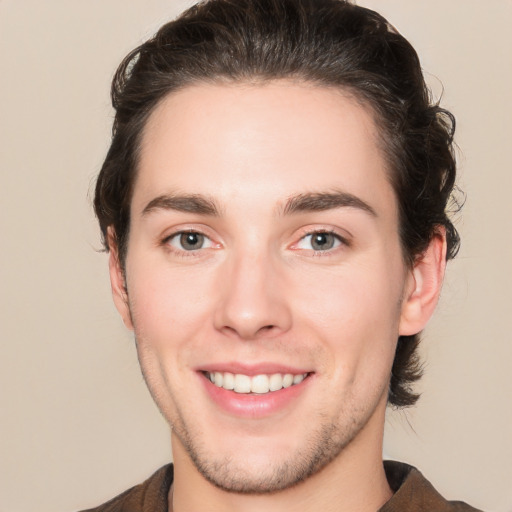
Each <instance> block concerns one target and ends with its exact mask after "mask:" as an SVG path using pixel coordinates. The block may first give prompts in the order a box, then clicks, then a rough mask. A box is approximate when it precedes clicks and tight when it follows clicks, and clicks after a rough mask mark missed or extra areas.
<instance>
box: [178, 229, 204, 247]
mask: <svg viewBox="0 0 512 512" xmlns="http://www.w3.org/2000/svg"><path fill="white" fill-rule="evenodd" d="M180 238H181V239H180V242H181V246H182V247H183V248H184V249H185V250H194V249H200V248H201V246H202V245H203V239H204V237H203V235H201V234H199V233H183V234H182V235H181V237H180Z"/></svg>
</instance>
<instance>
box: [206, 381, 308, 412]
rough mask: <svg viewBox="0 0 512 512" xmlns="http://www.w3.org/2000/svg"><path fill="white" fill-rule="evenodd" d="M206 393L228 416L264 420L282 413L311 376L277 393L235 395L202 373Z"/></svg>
mask: <svg viewBox="0 0 512 512" xmlns="http://www.w3.org/2000/svg"><path fill="white" fill-rule="evenodd" d="M200 377H201V380H202V381H203V384H204V387H205V389H206V392H207V393H208V395H209V396H210V398H211V399H212V400H213V401H214V402H215V404H217V405H218V406H219V407H220V408H222V409H224V410H225V411H226V412H228V413H229V414H232V415H234V416H239V417H243V418H253V419H256V418H264V417H266V416H270V415H272V414H275V413H277V412H279V411H283V410H284V409H286V407H288V406H289V405H290V404H291V403H292V402H294V401H295V400H296V399H297V398H298V396H299V395H300V394H301V393H303V392H304V391H305V388H306V387H307V385H308V383H309V381H310V379H311V376H310V375H308V377H306V378H305V379H304V380H303V381H302V382H301V383H300V384H294V385H293V386H290V387H289V388H283V389H280V390H279V391H271V392H269V393H265V394H261V395H258V394H254V393H235V392H234V391H230V390H227V389H224V388H219V387H217V386H215V384H212V382H210V380H209V379H207V378H206V377H205V375H204V374H203V373H200Z"/></svg>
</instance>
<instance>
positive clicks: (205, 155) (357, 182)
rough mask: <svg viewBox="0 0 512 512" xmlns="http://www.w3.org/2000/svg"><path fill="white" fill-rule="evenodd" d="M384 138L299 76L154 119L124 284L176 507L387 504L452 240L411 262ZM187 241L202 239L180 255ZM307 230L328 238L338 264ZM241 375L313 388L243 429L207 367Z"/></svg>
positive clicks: (163, 108) (218, 91)
mask: <svg viewBox="0 0 512 512" xmlns="http://www.w3.org/2000/svg"><path fill="white" fill-rule="evenodd" d="M376 133H377V130H376V126H375V123H374V120H373V116H372V113H371V112H370V111H369V110H368V109H366V108H364V107H363V106H361V104H359V103H357V102H355V101H354V99H353V98H351V97H350V96H348V95H344V94H342V92H340V91H338V90H334V89H328V88H322V87H318V86H313V85H308V84H304V83H296V82H295V83H292V82H286V81H275V82H271V83H266V84H264V85H244V84H236V85H225V84H224V85H211V84H210V85H194V86H190V87H188V88H185V89H183V90H181V91H179V92H177V93H173V94H171V95H169V96H168V97H167V98H166V99H165V100H164V101H163V102H162V103H161V104H160V105H159V106H158V107H157V108H156V109H155V111H154V112H153V113H152V115H151V116H150V118H149V121H148V123H147V126H146V127H145V131H144V136H143V141H142V152H141V159H140V165H139V174H138V177H137V180H136V183H135V188H134V194H133V199H132V205H131V226H130V235H129V241H128V250H127V257H126V262H125V272H123V270H122V269H121V265H120V263H119V260H118V258H117V251H116V247H115V243H114V236H113V233H111V257H110V271H111V281H112V288H113V295H114V300H115V303H116V306H117V308H118V310H119V311H120V313H121V315H122V317H123V319H124V321H125V323H126V325H127V326H128V327H129V328H130V329H132V330H134V332H135V336H136V340H137V349H138V355H139V360H140V363H141V367H142V371H143V374H144V376H145V379H146V382H147V384H148V386H149V389H150V391H151V393H152V395H153V398H154V399H155V401H156V403H157V404H158V406H159V408H160V409H161V411H162V413H163V415H164V416H165V417H166V419H167V420H168V422H169V423H170V425H171V426H172V447H173V455H174V461H175V482H174V486H173V495H172V496H171V503H172V504H173V507H174V510H175V511H177V512H182V511H186V510H191V511H192V510H200V509H208V510H218V511H223V510H225V511H228V510H237V511H250V510H261V509H262V507H264V510H267V511H272V510H276V511H277V510H289V509H290V507H295V509H296V510H324V511H329V510H334V509H335V510H368V511H369V510H377V509H378V508H379V507H380V506H381V505H382V504H383V503H384V502H385V501H387V500H388V499H389V497H390V495H391V491H390V489H389V486H388V484H387V481H386V478H385V474H384V471H383V468H382V461H381V454H382V436H383V428H384V412H385V407H386V401H387V389H388V383H389V376H390V369H391V365H392V362H393V356H394V351H395V347H396V341H397V338H398V336H399V335H400V334H413V333H416V332H419V331H420V330H421V329H422V328H423V327H424V325H425V323H426V322H427V320H428V318H429V317H430V315H431V314H432V312H433V309H434V307H435V303H436V301H437V298H438V294H439V290H440V286H441V281H442V277H443V272H444V256H445V240H444V236H443V234H442V233H440V234H438V235H437V236H435V237H434V239H433V240H432V242H431V244H430V246H429V248H428V250H427V251H426V252H425V254H424V255H422V256H421V257H420V258H418V259H417V261H416V264H415V265H414V267H413V268H409V267H407V266H406V264H405V263H404V258H403V254H402V249H401V247H400V242H399V237H398V216H397V202H396V198H395V195H394V192H393V189H392V187H391V185H390V182H389V179H388V176H389V173H388V169H387V168H386V165H385V160H384V158H383V155H382V154H381V150H380V149H379V143H378V140H377V136H376ZM305 194H310V196H311V194H313V195H312V196H311V197H310V199H311V201H310V202H309V203H307V202H304V201H302V202H301V200H300V198H303V197H304V195H305ZM192 196H193V198H194V200H191V197H192ZM198 197H200V198H201V201H202V202H201V201H198V200H197V198H198ZM291 198H293V199H291ZM333 198H334V199H333ZM340 198H341V200H340ZM347 199H349V200H348V201H347ZM308 204H309V206H308ZM320 205H321V206H320ZM185 210H186V211H185ZM214 210H215V211H214ZM183 231H186V232H195V233H200V234H202V235H204V237H205V238H204V244H203V245H202V246H200V244H199V245H198V244H196V246H194V247H193V250H185V248H184V247H183V245H180V241H181V240H182V239H181V238H180V233H181V232H183ZM311 233H327V235H324V236H323V238H322V237H321V239H322V240H323V241H324V242H325V240H328V242H329V243H328V244H326V245H325V244H324V246H325V247H327V249H325V250H324V248H323V247H322V248H321V249H320V250H319V249H318V246H316V249H317V250H314V248H313V246H312V244H311V240H312V239H311V236H310V235H311ZM326 237H327V238H326ZM329 244H332V247H330V248H329ZM124 277H126V280H125V279H124ZM226 363H229V364H240V365H255V366H256V367H258V365H260V366H261V365H262V364H269V363H272V364H275V365H283V366H284V365H286V366H287V367H289V366H291V367H292V368H296V369H300V370H305V371H307V374H308V377H307V378H306V379H305V381H304V382H303V383H302V384H301V388H300V391H299V392H297V393H295V395H294V396H293V397H292V399H290V400H285V401H284V403H283V404H282V405H281V406H279V407H277V408H275V409H273V410H272V411H271V412H270V413H268V414H263V415H261V414H259V413H255V414H254V415H252V416H251V415H250V414H249V415H245V416H241V415H238V414H236V413H233V412H232V411H228V410H226V409H225V408H223V407H221V406H219V404H217V403H216V402H215V401H214V400H212V398H211V395H210V394H209V393H208V392H207V391H206V389H207V386H208V385H209V384H208V383H206V379H205V377H204V375H203V373H201V370H203V369H204V368H208V369H211V368H215V367H217V366H222V365H224V364H226ZM297 389H299V388H297Z"/></svg>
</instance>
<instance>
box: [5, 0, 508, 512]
mask: <svg viewBox="0 0 512 512" xmlns="http://www.w3.org/2000/svg"><path fill="white" fill-rule="evenodd" d="M188 3H189V2H186V1H178V0H174V1H173V0H130V1H127V0H88V1H87V2H83V1H73V0H46V1H41V0H0V148H1V151H0V173H1V182H0V200H1V212H0V243H1V249H2V250H1V253H0V254H1V255H0V258H1V260H0V283H1V284H0V301H1V302H0V315H1V321H0V322H1V323H0V330H1V333H2V341H1V344H0V415H1V418H0V512H7V511H8V512H19V511H29V510H30V511H32V510H37V511H38V512H50V511H52V512H55V511H72V510H76V509H79V508H85V507H88V506H92V505H95V504H97V503H99V502H101V501H103V500H105V499H107V498H109V497H111V496H112V495H114V494H115V493H117V492H119V491H121V490H123V489H124V488H126V487H128V486H129V485H131V484H133V483H136V482H137V481H140V480H141V479H143V478H144V477H145V476H147V475H149V474H150V472H152V471H153V470H154V469H156V468H157V467H158V466H159V465H161V464H163V463H164V462H166V461H167V460H168V459H169V456H170V455H169V440H168V431H167V427H166V425H165V424H164V422H163V420H162V419H161V418H160V416H159V414H158V412H157V410H156V408H155V407H154V406H153V404H152V402H151V400H150V398H149V395H148V393H147V391H146V390H145V387H144V384H143V382H142V378H141V376H140V374H139V370H138V366H137V361H136V357H135V354H134V349H133V341H132V339H131V337H130V335H129V334H128V333H127V332H126V331H125V330H124V328H123V326H122V324H121V321H120V320H119V318H118V317H117V314H116V312H115V311H114V308H113V306H112V304H111V300H110V290H109V284H108V279H107V264H106V256H105V255H103V254H101V253H98V252H97V251H96V250H97V249H98V248H99V238H98V234H97V228H96V225H95V221H94V218H93V215H92V212H91V208H90V204H89V198H88V196H87V194H88V190H89V189H90V186H91V183H92V182H93V180H94V176H95V175H96V173H97V171H98V169H99V167H100V165H101V161H102V158H103V156H104V154H105V151H106V149H107V145H108V139H109V130H110V123H111V116H112V113H111V110H110V107H109V97H108V90H109V82H110V79H111V75H112V73H113V71H114V69H115V67H116V65H117V63H118V62H119V61H120V60H121V58H122V57H123V56H124V55H125V54H126V53H127V52H128V51H129V50H130V49H131V48H132V47H133V46H135V45H136V44H138V43H139V42H140V41H141V40H143V39H144V38H146V37H147V36H149V35H151V34H152V33H153V32H154V30H156V28H157V27H158V26H159V25H160V24H161V23H162V22H163V21H164V20H167V19H168V18H169V17H170V16H174V14H176V13H177V12H178V11H180V10H181V9H182V8H183V7H184V6H185V5H187V4H188ZM361 3H364V4H365V5H368V6H373V7H374V8H376V9H378V10H380V11H381V12H382V13H384V14H385V15H386V16H388V17H389V19H390V20H391V22H392V23H393V24H394V25H395V26H396V27H398V28H399V30H400V31H401V32H402V33H404V35H406V37H408V38H409V39H410V40H411V42H412V43H413V44H414V45H415V46H416V47H417V49H418V51H419V53H420V55H421V56H422V60H423V65H424V67H425V69H426V70H427V71H428V72H429V81H430V82H431V84H432V86H433V88H434V90H435V91H436V92H439V91H440V90H441V86H440V83H439V79H441V80H442V82H443V84H444V87H445V94H444V104H445V105H446V106H447V107H448V108H450V109H452V110H453V112H454V113H455V114H456V116H457V120H458V136H457V140H458V143H459V146H460V148H461V152H460V154H459V160H460V165H461V179H460V184H461V186H462V187H463V188H464V189H465V191H466V193H467V204H466V207H465V210H464V215H463V217H462V218H461V220H459V222H458V227H459V228H460V230H461V232H462V235H463V248H462V252H461V254H460V256H459V258H458V260H457V261H456V262H454V263H452V264H451V265H450V268H449V276H448V278H447V281H446V283H445V289H444V295H443V299H442V301H441V304H440V307H439V310H438V313H437V316H436V317H435V319H434V321H433V323H432V325H431V328H430V329H429V330H428V331H427V332H426V334H425V342H424V345H423V351H424V353H425V355H426V357H427V360H428V365H427V368H426V369H427V372H426V376H425V378H424V380H423V383H422V389H424V390H425V391H424V395H423V397H422V400H421V402H420V404H419V406H418V407H417V408H416V409H414V410H411V411H409V412H407V413H392V414H390V416H389V419H388V425H387V431H386V443H385V452H386V454H387V455H388V456H390V457H393V458H398V459H401V460H406V461H409V462H411V463H413V464H415V465H417V466H419V467H420V468H421V469H422V471H423V472H424V473H425V474H426V475H427V476H428V478H429V479H430V480H431V481H432V482H433V483H434V484H435V485H436V486H437V487H438V488H439V489H440V490H441V491H442V492H443V493H444V494H445V495H446V496H447V497H449V498H455V497H457V498H461V499H464V500H467V501H469V502H472V503H473V504H475V505H476V506H479V507H482V508H485V509H486V510H489V511H496V512H510V511H512V378H511V376H510V366H511V362H512V335H511V334H510V331H511V318H512V229H511V227H510V222H511V219H512V207H511V203H512V201H511V193H512V169H511V157H510V153H511V145H512V130H511V126H512V122H511V119H512V101H511V93H510V90H511V89H510V88H511V85H510V84H511V83H512V55H511V54H512V31H511V29H510V27H511V26H512V2H511V1H510V0H489V1H487V2H482V1H481V0H430V1H428V2H426V1H423V2H419V1H411V0H371V1H370V0H368V1H367V2H366V3H365V2H361ZM438 77H439V78H438Z"/></svg>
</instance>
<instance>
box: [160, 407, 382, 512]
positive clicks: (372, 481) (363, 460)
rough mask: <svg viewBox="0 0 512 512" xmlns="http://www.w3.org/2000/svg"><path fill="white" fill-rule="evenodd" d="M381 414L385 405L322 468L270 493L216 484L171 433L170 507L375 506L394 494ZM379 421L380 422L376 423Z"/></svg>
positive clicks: (310, 509) (188, 510) (343, 510)
mask: <svg viewBox="0 0 512 512" xmlns="http://www.w3.org/2000/svg"><path fill="white" fill-rule="evenodd" d="M384 410H385V406H384ZM383 418H384V411H382V414H376V415H374V417H373V418H372V419H370V421H369V422H368V424H367V425H366V426H365V427H364V429H363V430H362V431H361V432H360V433H359V434H358V436H357V437H356V438H355V439H354V440H352V442H351V443H350V444H349V445H348V446H346V447H345V448H344V449H343V451H342V452H341V453H340V454H339V455H338V457H336V458H335V459H334V460H333V461H331V462H330V463H329V464H328V465H327V466H325V467H324V468H323V469H322V470H320V471H319V472H318V473H316V474H315V475H313V476H311V477H310V478H308V479H307V480H305V481H304V482H301V483H299V484H297V485H295V486H294V487H291V488H289V489H286V490H284V491H280V492H276V493H272V494H238V493H231V492H227V491H225V490H222V489H219V488H217V487H216V486H214V485H213V484H211V483H210V482H208V481H207V480H206V479H205V478H204V477H203V476H202V475H201V474H200V473H199V472H198V471H197V469H196V467H195V466H194V465H193V463H192V462H191V460H190V458H189V455H188V453H187V452H186V451H185V449H184V448H183V445H182V444H181V443H180V441H179V440H178V439H177V438H176V436H175V435H174V434H173V436H172V447H173V455H174V465H175V471H174V475H175V476H174V484H173V492H172V501H171V500H170V503H172V505H171V508H170V512H171V511H172V512H195V511H197V510H215V511H218V512H235V511H236V512H256V511H258V512H259V511H261V510H265V511H266V512H284V511H289V510H297V511H301V512H317V511H318V510H322V511H324V512H331V511H333V512H334V511H336V512H349V511H350V512H376V511H377V510H378V509H379V508H380V507H381V506H382V505H383V504H384V503H386V501H388V500H389V499H390V497H391V495H392V492H391V489H390V488H389V485H388V482H387V479H386V474H385V472H384V466H383V463H382V432H383V422H384V419H383ZM375 421H377V422H378V423H381V425H372V423H373V422H375ZM376 427H378V428H376ZM377 432H378V434H377Z"/></svg>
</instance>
